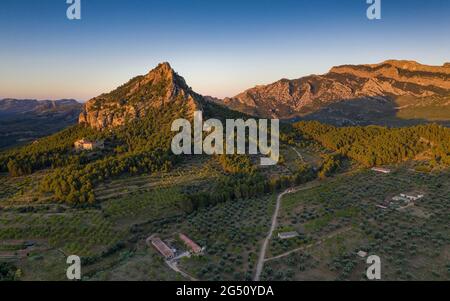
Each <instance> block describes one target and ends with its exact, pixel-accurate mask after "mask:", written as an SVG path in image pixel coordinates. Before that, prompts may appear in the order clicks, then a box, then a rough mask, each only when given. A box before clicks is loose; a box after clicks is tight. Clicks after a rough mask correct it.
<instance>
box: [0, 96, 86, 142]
mask: <svg viewBox="0 0 450 301" xmlns="http://www.w3.org/2000/svg"><path fill="white" fill-rule="evenodd" d="M82 107H83V105H82V104H81V103H79V102H77V101H76V100H73V99H61V100H35V99H11V98H7V99H0V148H5V147H9V146H14V145H17V144H22V143H26V142H29V141H32V140H34V139H37V138H39V137H43V136H47V135H50V134H52V133H55V132H57V131H59V130H61V129H63V128H65V127H67V126H69V125H72V124H76V123H77V119H78V116H79V114H80V112H81V111H82Z"/></svg>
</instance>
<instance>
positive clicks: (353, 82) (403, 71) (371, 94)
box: [223, 60, 450, 119]
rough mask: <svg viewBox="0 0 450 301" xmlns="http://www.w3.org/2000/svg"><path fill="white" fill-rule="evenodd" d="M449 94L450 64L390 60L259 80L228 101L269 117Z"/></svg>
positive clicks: (294, 115)
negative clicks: (340, 104) (348, 102)
mask: <svg viewBox="0 0 450 301" xmlns="http://www.w3.org/2000/svg"><path fill="white" fill-rule="evenodd" d="M400 96H410V97H414V98H426V97H436V98H439V97H444V98H445V97H448V96H450V65H449V64H448V63H446V64H444V65H443V66H427V65H422V64H419V63H417V62H414V61H395V60H389V61H385V62H383V63H381V64H376V65H344V66H338V67H333V68H332V69H331V70H330V72H329V73H327V74H325V75H321V76H317V75H311V76H307V77H303V78H300V79H295V80H287V79H282V80H279V81H277V82H275V83H273V84H270V85H265V86H257V87H254V88H252V89H249V90H247V91H245V92H243V93H241V94H238V95H236V96H235V97H232V98H226V99H224V100H223V103H224V104H225V105H227V106H229V107H230V108H232V109H235V110H239V111H241V112H245V113H248V114H252V115H256V116H260V117H270V118H282V119H288V118H294V117H297V116H303V115H305V114H309V113H311V112H314V111H318V110H320V109H322V108H324V107H327V106H329V105H331V104H334V103H338V102H342V101H346V100H360V99H362V100H367V99H375V100H386V99H393V98H395V97H400Z"/></svg>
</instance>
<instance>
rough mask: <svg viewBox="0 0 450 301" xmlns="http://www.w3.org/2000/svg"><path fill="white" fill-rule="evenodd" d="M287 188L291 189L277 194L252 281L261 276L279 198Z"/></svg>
mask: <svg viewBox="0 0 450 301" xmlns="http://www.w3.org/2000/svg"><path fill="white" fill-rule="evenodd" d="M289 190H291V189H288V190H286V191H285V192H283V193H281V194H279V195H278V198H277V205H276V207H275V212H274V213H273V216H272V225H271V226H270V230H269V233H268V234H267V237H266V239H265V240H264V243H263V245H262V248H261V252H260V253H259V258H258V263H257V265H256V274H255V277H254V278H253V280H254V281H259V278H260V276H261V272H262V270H263V267H264V258H266V251H267V246H268V245H269V241H270V239H271V238H272V234H273V231H274V230H275V227H276V226H277V219H278V213H279V211H280V205H281V199H282V198H283V196H284V195H285V194H287V193H288V191H289Z"/></svg>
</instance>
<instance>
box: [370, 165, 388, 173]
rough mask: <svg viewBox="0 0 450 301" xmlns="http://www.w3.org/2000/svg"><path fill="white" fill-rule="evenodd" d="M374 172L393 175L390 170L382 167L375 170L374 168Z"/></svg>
mask: <svg viewBox="0 0 450 301" xmlns="http://www.w3.org/2000/svg"><path fill="white" fill-rule="evenodd" d="M372 170H373V171H376V172H381V173H385V174H388V173H391V170H390V169H387V168H382V167H374V168H372Z"/></svg>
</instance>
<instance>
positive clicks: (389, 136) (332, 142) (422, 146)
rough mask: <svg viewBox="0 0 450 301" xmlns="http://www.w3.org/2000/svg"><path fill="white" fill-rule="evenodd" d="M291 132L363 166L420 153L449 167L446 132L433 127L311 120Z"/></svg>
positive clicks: (449, 137) (449, 136) (448, 135)
mask: <svg viewBox="0 0 450 301" xmlns="http://www.w3.org/2000/svg"><path fill="white" fill-rule="evenodd" d="M294 129H296V131H298V132H300V133H301V134H302V135H303V136H304V137H305V138H312V139H314V140H317V141H319V142H320V143H321V144H322V145H323V146H324V147H326V148H328V149H331V150H334V151H337V152H339V153H341V154H342V155H345V156H348V157H350V158H352V159H354V160H356V161H358V162H360V163H362V164H364V165H365V166H367V167H371V166H375V165H383V164H394V163H400V162H403V161H405V160H411V159H414V158H415V157H416V156H417V155H419V154H422V153H427V155H428V156H429V159H430V160H431V161H433V163H435V164H442V165H445V166H449V165H450V129H449V128H446V127H442V126H439V125H436V124H428V125H420V126H413V127H406V128H386V127H380V126H367V127H334V126H330V125H325V124H321V123H319V122H315V121H313V122H299V123H296V124H294Z"/></svg>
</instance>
